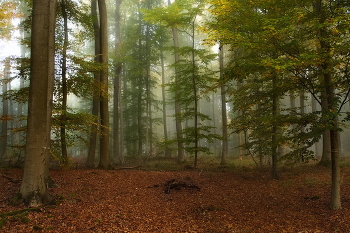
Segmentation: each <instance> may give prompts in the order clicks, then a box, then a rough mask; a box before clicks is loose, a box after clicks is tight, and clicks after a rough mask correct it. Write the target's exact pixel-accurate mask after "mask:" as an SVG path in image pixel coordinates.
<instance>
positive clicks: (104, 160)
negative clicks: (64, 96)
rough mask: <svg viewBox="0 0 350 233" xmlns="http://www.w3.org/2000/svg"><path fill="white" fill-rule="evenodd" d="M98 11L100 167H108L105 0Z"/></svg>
mask: <svg viewBox="0 0 350 233" xmlns="http://www.w3.org/2000/svg"><path fill="white" fill-rule="evenodd" d="M98 9H99V13H100V46H101V47H100V48H101V64H102V65H103V67H102V70H101V76H100V78H101V95H100V101H101V102H100V114H101V141H100V163H99V167H100V168H102V169H108V168H109V110H108V32H107V30H108V25H107V7H106V2H105V0H98Z"/></svg>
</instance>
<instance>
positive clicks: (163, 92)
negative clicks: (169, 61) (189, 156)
mask: <svg viewBox="0 0 350 233" xmlns="http://www.w3.org/2000/svg"><path fill="white" fill-rule="evenodd" d="M160 43H161V44H160V65H161V68H162V106H163V132H164V142H165V147H164V156H165V157H171V153H170V151H169V148H168V145H167V141H168V125H167V115H166V96H165V86H164V85H165V68H164V54H163V44H162V42H160Z"/></svg>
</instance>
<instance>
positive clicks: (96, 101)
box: [86, 0, 101, 168]
mask: <svg viewBox="0 0 350 233" xmlns="http://www.w3.org/2000/svg"><path fill="white" fill-rule="evenodd" d="M91 16H92V20H93V25H94V37H95V59H94V60H95V62H96V63H100V60H101V59H100V54H101V52H100V26H99V20H98V14H97V0H92V1H91ZM94 85H95V86H94V89H95V90H96V91H94V94H93V95H94V96H93V100H92V115H93V116H95V122H94V124H92V125H91V133H90V143H89V145H90V146H89V152H88V157H87V164H86V165H87V167H89V168H93V167H95V153H96V147H97V130H98V127H97V124H98V123H99V120H98V119H99V118H98V112H99V106H100V96H99V91H97V89H98V87H99V86H100V72H96V71H95V72H94Z"/></svg>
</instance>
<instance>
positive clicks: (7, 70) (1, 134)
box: [0, 58, 10, 161]
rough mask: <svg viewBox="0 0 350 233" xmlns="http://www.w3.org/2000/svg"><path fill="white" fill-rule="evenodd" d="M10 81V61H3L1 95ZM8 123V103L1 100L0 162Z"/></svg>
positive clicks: (5, 145) (4, 152) (3, 154)
mask: <svg viewBox="0 0 350 233" xmlns="http://www.w3.org/2000/svg"><path fill="white" fill-rule="evenodd" d="M9 79H10V59H9V58H7V59H6V60H5V68H4V75H3V78H2V93H3V94H5V93H6V92H7V89H8V84H9V83H8V82H9ZM8 121H9V101H8V99H6V98H4V99H3V100H2V116H1V131H0V142H1V143H0V146H1V147H0V161H2V159H3V158H4V156H5V155H6V151H7V142H8V136H7V130H8Z"/></svg>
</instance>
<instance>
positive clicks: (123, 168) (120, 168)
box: [114, 165, 141, 170]
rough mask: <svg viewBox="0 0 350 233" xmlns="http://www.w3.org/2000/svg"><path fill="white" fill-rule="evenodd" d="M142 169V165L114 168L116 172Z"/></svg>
mask: <svg viewBox="0 0 350 233" xmlns="http://www.w3.org/2000/svg"><path fill="white" fill-rule="evenodd" d="M139 167H141V165H137V166H134V167H118V168H114V170H126V169H135V168H139Z"/></svg>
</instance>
